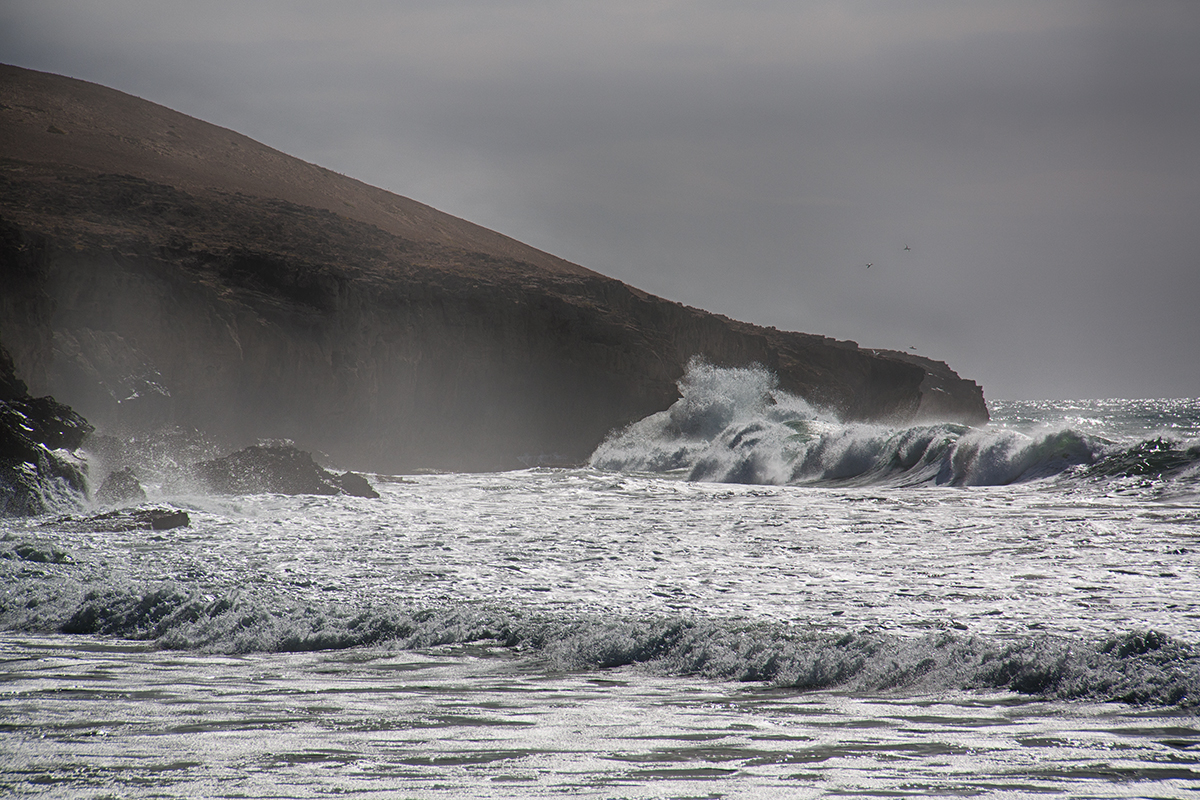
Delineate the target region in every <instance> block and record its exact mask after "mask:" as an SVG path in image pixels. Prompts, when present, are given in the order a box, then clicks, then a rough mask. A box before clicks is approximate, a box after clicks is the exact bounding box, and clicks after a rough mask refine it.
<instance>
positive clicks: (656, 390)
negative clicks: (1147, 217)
mask: <svg viewBox="0 0 1200 800" xmlns="http://www.w3.org/2000/svg"><path fill="white" fill-rule="evenodd" d="M0 287H2V288H0V338H3V339H4V341H5V342H6V343H7V344H8V346H9V349H10V351H11V352H12V355H13V357H14V358H15V360H16V362H17V366H18V368H19V370H20V372H21V374H22V375H23V376H24V377H25V378H26V380H28V381H29V382H30V385H32V386H34V387H35V390H36V391H37V392H44V393H47V394H53V395H54V396H55V397H58V398H59V399H60V400H63V401H64V402H67V403H69V404H71V405H72V406H73V407H75V408H77V409H78V410H80V411H81V412H82V413H83V414H84V415H85V416H87V417H88V419H90V420H91V421H92V422H93V423H95V424H96V425H97V426H98V427H100V428H101V429H102V430H106V431H111V432H119V431H128V430H137V429H140V430H147V429H153V428H154V427H156V426H161V425H175V426H182V427H185V428H189V429H190V428H198V429H200V430H203V431H205V432H206V434H208V435H210V436H214V437H219V438H221V439H222V440H223V441H225V442H226V443H227V444H228V445H230V446H234V447H240V446H243V445H245V444H247V443H250V442H254V441H257V440H259V439H262V438H268V439H270V438H281V439H282V438H286V439H292V440H294V441H296V443H297V444H299V445H300V446H302V447H304V448H306V449H310V450H319V451H322V452H325V453H328V454H329V455H330V456H331V457H332V458H333V459H335V460H337V461H339V462H341V463H346V464H350V465H354V466H356V467H359V468H363V469H369V470H374V471H380V472H400V471H404V470H408V469H413V468H421V467H429V468H440V469H454V470H471V469H500V468H510V467H517V466H521V465H528V464H535V463H546V462H554V463H572V462H576V463H577V462H582V461H584V460H585V459H586V458H587V456H588V455H589V453H590V452H591V450H592V449H593V448H594V447H595V446H596V445H597V444H598V443H599V442H600V441H601V440H602V438H603V437H604V435H605V434H606V433H607V432H608V431H610V430H611V429H613V428H615V427H619V426H621V425H624V424H627V423H629V422H631V421H633V420H636V419H639V418H641V417H643V416H645V415H647V414H649V413H652V412H654V411H658V410H661V409H664V408H666V407H667V406H669V405H670V404H671V402H672V401H673V400H674V399H675V398H676V396H677V394H676V387H675V382H676V380H677V379H678V378H679V377H680V376H681V375H682V374H683V371H684V368H685V366H686V364H687V363H688V361H689V359H691V358H692V357H693V356H701V357H703V358H705V359H707V360H708V361H710V362H712V363H714V364H718V365H728V366H741V365H747V364H750V363H755V362H757V363H760V364H763V365H764V366H766V367H768V368H769V369H771V370H773V371H774V372H775V373H776V374H777V375H778V376H779V379H780V384H781V386H782V387H783V388H784V389H786V390H788V391H790V392H792V393H794V394H797V395H800V396H802V397H804V398H806V399H808V400H810V401H812V402H815V403H819V404H821V405H823V406H827V407H830V408H832V409H834V410H836V411H838V412H839V413H841V414H842V415H843V416H844V417H846V418H849V419H894V420H896V421H908V420H912V419H914V418H919V417H940V418H947V419H953V420H957V421H963V422H968V423H976V422H981V421H984V420H986V419H987V409H986V406H985V404H984V401H983V395H982V391H981V390H980V388H979V387H978V386H976V385H975V384H974V383H973V382H970V381H966V380H963V379H961V378H959V376H958V375H956V374H955V373H954V372H953V371H951V370H950V369H949V368H948V367H947V366H946V365H945V364H941V363H939V362H934V361H930V360H928V359H921V358H918V357H912V356H907V355H905V354H900V353H894V352H884V351H870V350H864V349H860V348H859V347H858V346H857V345H856V344H854V343H853V342H839V341H834V340H830V339H826V338H823V337H820V336H812V335H806V334H800V333H787V332H783V331H777V330H774V329H770V328H761V327H756V326H753V325H749V324H745V323H740V322H736V321H733V320H730V319H727V318H724V317H721V316H717V315H714V314H710V313H706V312H703V311H700V310H697V309H694V308H689V307H686V306H682V305H679V304H676V303H671V302H668V301H665V300H662V299H659V298H656V297H653V296H651V295H649V294H646V293H645V292H641V291H639V290H637V289H634V288H632V287H630V286H627V285H625V284H623V283H621V282H619V281H615V280H612V279H609V278H606V277H604V276H602V275H599V274H597V273H594V272H591V271H589V270H587V269H584V268H583V267H580V266H577V265H575V264H571V263H569V262H566V261H563V260H562V259H558V258H555V257H554V256H551V255H549V254H546V253H543V252H541V251H538V250H536V249H534V248H532V247H529V246H527V245H524V244H521V243H519V242H516V241H514V240H512V239H509V238H507V237H504V236H502V235H500V234H498V233H495V232H493V231H489V230H486V229H484V228H481V227H479V226H476V225H472V224H471V223H469V222H466V221H464V220H461V219H456V218H454V217H451V216H449V215H447V214H443V213H441V212H438V211H436V210H434V209H432V208H429V207H427V206H424V205H421V204H420V203H417V202H414V201H412V200H409V199H407V198H403V197H399V196H396V195H393V194H390V193H388V192H385V191H383V190H380V189H377V188H374V187H371V186H368V185H366V184H363V183H360V182H358V181H355V180H351V179H349V178H346V177H344V176H341V175H338V174H335V173H333V172H330V171H328V170H324V169H321V168H320V167H317V166H314V165H312V164H308V163H305V162H303V161H300V160H298V159H294V158H291V157H289V156H286V155H284V154H282V153H279V152H277V151H274V150H271V149H270V148H267V147H265V146H263V145H261V144H259V143H257V142H254V141H253V140H251V139H248V138H246V137H244V136H241V135H239V134H237V133H234V132H232V131H229V130H225V129H223V128H219V127H216V126H214V125H210V124H207V123H204V122H201V121H199V120H196V119H193V118H190V117H187V116H185V115H183V114H179V113H177V112H174V111H171V110H169V109H166V108H163V107H161V106H157V105H154V104H152V103H148V102H146V101H143V100H140V99H138V98H135V97H132V96H130V95H126V94H122V93H120V92H117V91H114V90H111V89H106V88H104V87H100V86H97V85H95V84H89V83H85V82H82V81H76V80H71V79H67V78H63V77H58V76H53V75H48V74H45V73H38V72H32V71H29V70H23V69H18V68H15V67H0Z"/></svg>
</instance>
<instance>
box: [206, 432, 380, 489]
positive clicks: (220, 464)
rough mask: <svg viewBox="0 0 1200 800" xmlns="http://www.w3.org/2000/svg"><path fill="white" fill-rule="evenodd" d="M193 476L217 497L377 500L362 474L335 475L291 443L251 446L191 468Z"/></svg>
mask: <svg viewBox="0 0 1200 800" xmlns="http://www.w3.org/2000/svg"><path fill="white" fill-rule="evenodd" d="M192 474H193V475H194V477H195V478H196V479H197V480H198V481H199V482H200V483H201V484H203V486H204V488H206V489H207V490H208V491H210V492H215V493H217V494H263V493H275V494H324V495H335V494H348V495H353V496H355V497H371V498H375V497H379V493H378V492H376V491H375V489H374V488H373V487H372V486H371V484H370V483H369V482H368V481H367V479H366V478H364V477H363V476H361V475H357V474H355V473H353V472H346V473H343V474H341V475H336V474H334V473H332V472H329V471H327V470H325V469H324V468H322V467H320V466H318V465H317V464H316V462H314V461H313V457H312V454H311V453H306V452H304V451H303V450H299V449H297V448H296V447H295V446H293V445H290V444H279V445H254V446H252V447H247V448H246V449H244V450H239V451H238V452H236V453H233V454H231V455H228V456H225V457H224V458H216V459H212V460H210V461H201V462H200V463H199V464H196V465H195V466H194V467H192Z"/></svg>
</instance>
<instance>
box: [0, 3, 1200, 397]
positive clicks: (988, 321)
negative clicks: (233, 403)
mask: <svg viewBox="0 0 1200 800" xmlns="http://www.w3.org/2000/svg"><path fill="white" fill-rule="evenodd" d="M1198 42H1200V3H1197V2H1191V1H1190V0H1181V1H1180V2H1157V1H1156V0H1142V1H1141V2H1072V1H1071V0H1055V2H1053V3H1048V2H1044V0H1037V2H1009V0H989V2H987V3H976V2H941V1H940V0H930V1H929V2H924V1H923V0H916V1H914V2H901V1H900V0H880V1H879V2H837V1H836V0H826V1H824V2H797V1H796V0H790V1H787V2H784V1H781V2H767V1H762V2H759V1H757V0H750V1H749V2H747V1H746V0H740V1H739V2H737V3H733V2H671V0H636V1H635V2H625V0H605V1H604V2H565V1H562V2H538V1H537V0H514V1H513V2H506V1H505V0H459V1H456V0H436V1H435V0H430V2H423V1H414V2H382V1H381V2H343V3H338V4H333V3H327V2H294V1H293V2H284V1H283V0H271V1H269V2H258V3H254V2H245V0H242V1H241V2H223V1H220V2H212V1H210V0H206V2H203V3H200V2H193V1H192V0H187V1H186V2H162V1H161V0H155V1H154V2H151V1H150V0H106V1H105V2H93V3H87V2H63V1H61V0H5V2H4V3H3V5H2V6H0V61H4V62H8V63H14V64H18V65H21V66H26V67H31V68H34V69H41V70H46V71H50V72H56V73H60V74H65V75H70V76H73V77H77V78H83V79H85V80H90V81H95V82H97V83H102V84H105V85H107V86H112V87H114V88H117V89H121V90H122V91H126V92H129V93H131V94H135V95H138V96H139V97H144V98H146V99H148V100H153V101H155V102H158V103H162V104H164V105H166V106H169V107H171V108H174V109H176V110H178V111H182V112H184V113H187V114H190V115H192V116H195V117H199V118H201V119H204V120H207V121H210V122H214V123H216V124H219V125H224V126H226V127H229V128H233V129H235V130H237V131H240V132H242V133H245V134H246V135H248V136H251V137H253V138H255V139H258V140H259V141H261V142H263V143H265V144H268V145H270V146H272V147H275V148H278V149H280V150H283V151H284V152H287V153H290V154H292V155H295V156H298V157H300V158H303V159H305V160H307V161H312V162H314V163H317V164H320V165H321V166H324V167H328V168H330V169H334V170H336V171H338V172H341V173H344V174H347V175H350V176H352V177H355V178H358V179H360V180H363V181H365V182H367V183H371V184H374V185H377V186H381V187H383V188H385V189H388V190H391V191H393V192H396V193H398V194H402V195H406V196H408V197H412V198H414V199H416V200H420V201H422V202H424V203H428V204H430V205H433V206H435V207H437V208H439V209H442V210H444V211H447V212H449V213H452V214H455V215H456V216H460V217H465V218H467V219H469V220H471V221H473V222H476V223H479V224H481V225H484V226H487V227H489V228H493V229H495V230H498V231H501V232H502V233H505V234H508V235H510V236H513V237H514V238H517V239H520V240H522V241H525V242H528V243H529V244H532V245H534V246H537V247H540V248H542V249H543V250H547V251H549V252H551V253H554V254H555V255H558V256H561V257H563V258H566V259H569V260H571V261H574V262H576V263H579V264H582V265H584V266H586V267H589V268H591V269H594V270H596V271H598V272H601V273H604V274H606V275H610V276H612V277H615V278H619V279H621V280H623V281H626V282H627V283H630V284H633V285H634V286H637V287H639V288H642V289H645V290H647V291H650V292H653V293H655V294H658V295H660V296H663V297H667V298H670V299H672V300H678V301H681V302H684V303H687V304H689V305H693V306H698V307H700V308H704V309H707V310H709V311H715V312H718V313H721V314H725V315H727V316H730V317H734V318H737V319H742V320H746V321H750V322H755V323H759V324H762V325H774V326H776V327H778V328H784V329H789V330H799V331H805V332H810V333H819V334H824V335H826V336H834V337H837V338H840V339H853V340H854V341H857V342H858V343H859V344H860V345H862V346H864V347H888V348H893V349H897V350H906V349H908V348H909V347H910V346H911V347H914V348H915V349H916V351H917V352H919V353H921V354H924V355H928V356H931V357H934V358H939V359H944V360H946V361H947V362H949V363H950V365H951V366H952V367H953V368H954V369H956V370H957V371H958V372H959V373H960V374H962V375H963V376H965V377H968V378H972V379H974V380H976V381H978V382H980V383H981V384H983V386H984V390H985V394H986V396H987V397H988V398H989V399H1005V398H1014V399H1015V398H1043V397H1044V398H1067V397H1183V396H1190V397H1197V396H1200V247H1198V245H1200V241H1198V240H1200V44H1198ZM906 244H907V245H908V246H909V247H911V248H912V249H911V250H908V251H905V250H903V247H904V246H905V245H906ZM868 262H871V263H873V265H874V266H872V267H871V268H870V270H868V269H867V268H866V264H867V263H868Z"/></svg>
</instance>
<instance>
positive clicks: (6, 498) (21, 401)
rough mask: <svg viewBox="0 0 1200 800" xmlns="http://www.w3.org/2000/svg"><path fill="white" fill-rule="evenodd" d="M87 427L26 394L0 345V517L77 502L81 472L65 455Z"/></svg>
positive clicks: (50, 401)
mask: <svg viewBox="0 0 1200 800" xmlns="http://www.w3.org/2000/svg"><path fill="white" fill-rule="evenodd" d="M91 430H92V426H91V425H89V424H88V422H87V420H85V419H84V418H83V417H81V416H79V415H78V414H76V413H75V412H74V411H72V410H71V409H70V408H69V407H67V406H65V405H63V404H62V403H59V402H57V401H56V400H54V398H52V397H37V398H34V397H30V396H29V395H28V393H27V392H26V389H25V384H24V382H23V381H21V380H20V379H19V378H17V376H16V372H15V370H14V368H13V361H12V359H11V358H10V357H9V354H8V351H7V350H5V349H4V347H3V346H2V345H0V516H32V515H36V514H42V513H45V512H46V511H47V510H49V508H50V505H51V504H52V502H54V500H55V499H60V500H71V501H73V502H77V501H78V500H79V499H81V498H82V497H84V496H85V495H86V492H87V483H86V480H85V477H84V474H83V470H82V469H81V467H80V466H78V465H77V464H76V463H75V462H74V461H73V460H72V458H71V456H70V454H69V453H64V452H63V451H73V450H75V449H76V448H77V447H79V445H80V444H81V443H82V442H83V439H84V437H85V436H87V435H88V433H90V432H91Z"/></svg>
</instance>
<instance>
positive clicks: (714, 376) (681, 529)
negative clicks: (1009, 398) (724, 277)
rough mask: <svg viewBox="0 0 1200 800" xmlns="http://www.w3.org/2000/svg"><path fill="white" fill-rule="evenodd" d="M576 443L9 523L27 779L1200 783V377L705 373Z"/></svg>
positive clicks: (770, 785)
mask: <svg viewBox="0 0 1200 800" xmlns="http://www.w3.org/2000/svg"><path fill="white" fill-rule="evenodd" d="M680 390H681V396H680V400H679V401H678V402H677V403H676V404H675V405H674V406H673V407H672V408H670V409H669V410H667V411H664V412H662V413H661V414H657V415H654V416H652V417H649V418H647V419H644V420H641V421H640V422H638V423H635V424H634V425H632V426H630V427H629V428H628V429H626V430H624V431H618V432H615V433H614V434H613V435H612V436H611V437H610V438H609V439H608V440H607V441H606V442H605V443H604V444H603V445H602V446H600V447H599V448H598V449H597V451H596V453H595V454H594V455H593V457H592V460H591V463H590V464H589V465H588V466H586V467H582V468H576V469H531V470H523V471H517V472H508V473H493V474H449V475H433V474H430V475H413V476H399V477H395V476H379V475H376V476H371V479H372V482H373V483H374V484H375V485H376V487H377V488H378V490H379V493H380V494H381V497H380V498H378V499H370V498H357V497H348V496H332V497H324V496H297V497H291V496H284V495H272V494H258V495H234V496H225V497H219V496H208V495H203V494H195V493H188V492H187V491H184V490H182V489H180V486H181V484H179V483H177V482H172V481H171V480H170V479H169V478H170V476H169V469H168V466H166V465H167V461H162V462H156V463H160V465H161V469H160V468H159V467H156V468H155V469H156V470H159V471H158V472H155V473H153V474H151V473H147V474H145V475H143V476H141V477H143V478H144V481H143V483H144V485H145V486H146V489H147V492H148V494H149V495H150V496H151V497H150V501H151V502H153V503H156V504H159V505H162V504H166V505H169V506H171V507H175V508H179V509H181V510H185V511H186V512H187V513H188V515H189V518H190V519H191V525H190V526H188V527H186V528H178V529H173V530H164V531H118V532H106V533H94V532H93V533H89V532H87V531H85V530H80V529H77V528H72V527H70V526H66V525H63V524H61V523H56V522H55V519H56V518H55V517H54V516H52V515H51V516H47V517H42V518H34V519H30V520H13V519H7V520H4V521H3V522H0V525H2V526H3V527H2V530H3V539H2V540H0V573H2V574H3V578H4V583H3V587H4V588H3V594H2V596H0V597H2V599H0V625H2V627H3V631H4V632H3V634H2V635H0V658H3V662H2V663H3V665H4V666H3V671H2V673H0V674H2V675H3V679H4V691H5V693H6V694H5V701H4V703H3V704H2V705H0V724H2V725H3V729H2V730H0V740H2V742H3V745H4V746H3V748H2V749H3V752H4V755H3V757H2V760H0V786H2V787H3V788H4V790H5V791H6V792H7V793H8V794H11V795H17V796H20V795H37V794H42V793H49V794H61V795H102V794H108V795H122V796H163V795H168V796H182V795H204V796H245V795H248V794H250V795H256V796H285V795H286V796H322V795H325V794H329V793H331V792H337V793H358V794H364V795H368V796H369V795H372V794H377V795H395V794H400V795H403V796H418V797H529V796H558V795H561V794H562V793H564V792H565V793H569V794H572V795H575V796H585V797H661V796H731V797H736V796H780V797H783V796H787V797H818V796H828V795H830V794H841V795H850V796H860V795H864V794H885V795H889V796H907V795H912V794H922V795H946V794H954V795H964V796H988V795H995V796H1004V797H1024V796H1030V797H1033V796H1044V795H1045V794H1047V793H1050V794H1059V795H1066V796H1084V795H1086V796H1089V797H1127V796H1153V797H1185V796H1193V795H1194V789H1195V786H1197V785H1200V782H1198V779H1200V724H1197V719H1198V718H1197V709H1198V708H1200V458H1198V455H1200V401H1198V400H1164V401H1120V400H1105V401H1080V402H1059V403H1048V402H1046V403H1032V402H1027V403H993V404H992V416H993V420H992V422H991V423H990V424H989V425H987V426H985V427H981V428H975V429H972V428H964V427H961V426H956V425H945V424H938V423H934V422H928V423H921V424H916V425H903V426H887V425H865V424H857V423H854V424H847V423H844V422H842V421H840V420H839V419H838V418H837V416H836V414H833V413H830V412H829V411H826V410H822V409H816V408H813V407H811V406H809V405H808V404H805V403H804V402H802V401H800V400H798V399H797V398H793V397H789V396H788V395H786V394H785V393H783V392H780V391H779V390H778V387H777V386H776V385H775V383H774V381H773V379H772V377H771V375H770V374H769V373H768V372H766V371H765V370H760V369H746V370H726V369H718V368H714V367H710V366H706V365H703V364H694V365H693V366H692V369H691V370H690V371H689V373H688V375H687V376H686V377H685V379H684V380H683V381H682V382H681V385H680Z"/></svg>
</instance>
